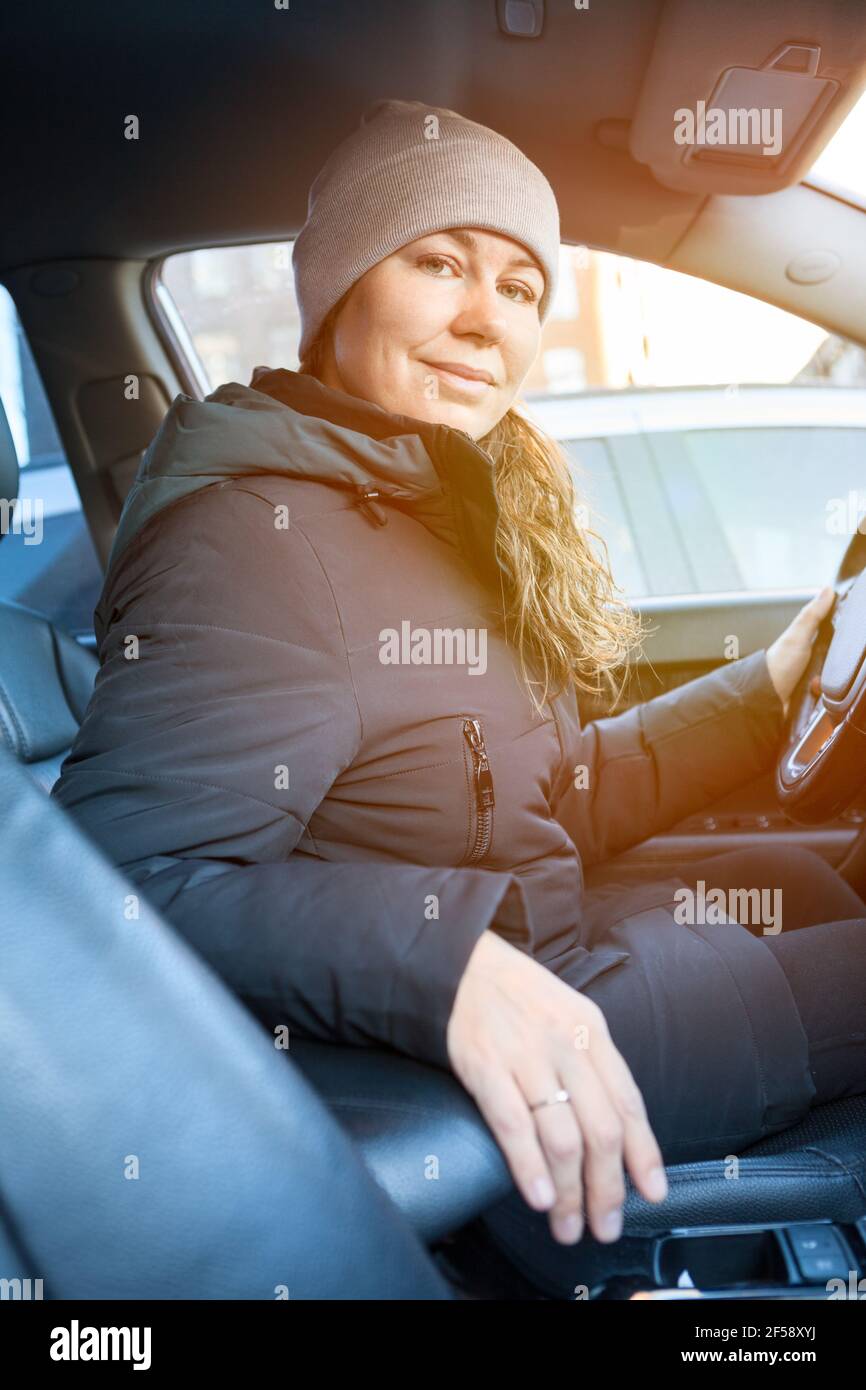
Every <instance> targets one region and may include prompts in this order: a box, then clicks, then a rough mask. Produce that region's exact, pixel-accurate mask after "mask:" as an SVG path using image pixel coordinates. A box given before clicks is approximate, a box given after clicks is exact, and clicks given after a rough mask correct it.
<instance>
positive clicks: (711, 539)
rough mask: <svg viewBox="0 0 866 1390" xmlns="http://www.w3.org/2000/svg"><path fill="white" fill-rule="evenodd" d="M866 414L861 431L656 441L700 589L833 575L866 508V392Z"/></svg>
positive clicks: (759, 432) (736, 432)
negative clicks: (745, 500)
mask: <svg viewBox="0 0 866 1390" xmlns="http://www.w3.org/2000/svg"><path fill="white" fill-rule="evenodd" d="M863 414H864V420H863V427H861V428H859V429H839V428H836V427H834V426H833V425H832V424H829V425H827V427H824V428H820V427H811V428H810V427H808V426H803V427H799V428H796V429H793V428H792V429H784V428H783V429H776V428H767V429H729V430H713V429H708V430H687V431H684V432H683V433H682V434H680V435H678V436H673V437H670V436H668V437H667V438H665V437H662V436H657V437H656V438H655V439H654V440H653V444H654V446H655V447H657V448H658V450H659V461H660V467H661V471H662V475H663V478H664V483H665V487H666V489H667V491H668V495H669V497H670V502H671V506H672V507H673V508H674V509H675V510H676V512H677V514H678V515H679V516H680V517H681V518H682V522H683V524H682V526H681V535H682V538H683V545H684V548H685V549H686V551H687V554H688V559H689V563H690V565H691V567H692V574H693V578H694V588H695V590H696V591H698V592H701V593H707V592H710V593H711V592H713V591H717V590H719V589H772V588H775V587H777V586H779V585H781V584H784V585H787V586H789V587H790V588H805V587H811V586H816V587H817V586H820V585H822V584H825V583H826V582H827V580H828V579H829V578H832V576H833V575H834V574H835V572H836V570H837V568H838V566H839V561H840V560H841V558H842V555H843V553H844V551H845V548H846V546H847V544H848V541H849V540H850V538H851V536H852V535H853V534H854V529H855V526H856V523H857V521H859V520H860V518H861V517H862V516H863V515H864V512H866V491H864V489H863V488H862V487H861V486H860V484H861V483H862V482H863V480H864V478H866V392H864V393H863ZM744 498H747V499H748V505H747V506H744V505H743V499H744Z"/></svg>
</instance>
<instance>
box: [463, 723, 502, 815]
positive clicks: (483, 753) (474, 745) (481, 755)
mask: <svg viewBox="0 0 866 1390" xmlns="http://www.w3.org/2000/svg"><path fill="white" fill-rule="evenodd" d="M463 733H464V734H465V736H466V738H467V740H468V742H469V746H470V748H471V749H472V752H473V754H474V755H475V758H474V762H475V793H476V795H477V797H478V804H479V806H480V807H481V809H482V810H486V809H487V808H488V807H489V806H493V805H495V800H494V796H493V774H492V772H491V771H490V762H489V760H488V757H487V749H486V748H485V746H484V735H483V733H482V732H481V725H480V724H479V722H478V720H477V719H464V721H463Z"/></svg>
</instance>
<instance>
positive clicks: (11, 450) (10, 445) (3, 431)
mask: <svg viewBox="0 0 866 1390" xmlns="http://www.w3.org/2000/svg"><path fill="white" fill-rule="evenodd" d="M17 496H18V455H17V454H16V452H15V441H14V439H13V438H12V431H11V430H10V428H9V421H8V420H7V419H6V411H5V410H4V409H3V402H2V401H0V502H3V501H7V500H9V499H11V498H13V497H17ZM3 510H5V509H3ZM3 510H0V540H2V539H3V536H4V535H5V532H4V530H3ZM10 520H11V517H10Z"/></svg>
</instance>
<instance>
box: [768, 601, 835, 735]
mask: <svg viewBox="0 0 866 1390" xmlns="http://www.w3.org/2000/svg"><path fill="white" fill-rule="evenodd" d="M835 599H836V590H835V589H834V588H833V586H832V584H827V585H825V587H824V588H823V589H822V590H821V592H820V593H819V594H816V595H815V597H814V598H813V599H810V601H809V602H808V603H806V604H804V605H803V607H802V608H801V609H800V611H799V613H798V614H797V616H796V618H795V619H794V621H793V622H792V623H789V624H788V626H787V627H786V628H785V631H784V632H783V633H782V634H781V636H779V637H777V638H776V640H775V642H774V643H773V644H772V646H771V647H768V648H767V667H768V669H769V672H770V679H771V681H772V682H773V685H774V686H775V689H776V693H777V695H778V696H779V699H780V700H781V701H782V705H783V707H784V712H785V715H786V717H787V714H788V705H789V703H790V699H791V696H792V694H793V693H794V691H795V690H796V688H797V683H798V681H799V680H800V677H801V676H802V675H803V672H804V671H805V669H806V667H807V666H808V664H809V658H810V657H811V655H812V648H813V646H814V644H815V638H816V636H817V634H818V628H819V627H820V626H821V624H822V622H823V621H824V619H825V618H826V617H827V616H828V614H829V613H830V612H831V611H832V608H833V604H834V602H835ZM812 693H813V694H816V695H817V693H818V691H817V689H813V692H812Z"/></svg>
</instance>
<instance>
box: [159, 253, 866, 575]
mask: <svg viewBox="0 0 866 1390" xmlns="http://www.w3.org/2000/svg"><path fill="white" fill-rule="evenodd" d="M291 256H292V244H291V243H290V242H275V243H267V244H264V245H255V246H235V247H215V248H211V249H203V250H199V251H189V252H181V253H179V254H178V255H175V256H171V257H169V258H168V259H167V260H166V261H165V262H164V263H163V266H162V274H161V282H160V286H159V291H158V294H159V295H161V296H167V297H168V298H167V302H166V301H165V299H164V301H163V307H164V308H165V309H168V308H169V307H170V309H171V312H172V315H173V316H174V318H175V319H176V320H178V321H179V322H180V324H181V325H182V328H183V331H184V334H185V336H186V339H187V342H188V348H189V351H190V352H191V354H192V356H193V360H194V365H195V367H196V370H197V372H198V375H199V376H200V377H201V379H202V382H203V384H204V385H205V387H206V389H207V390H213V389H214V388H215V387H216V386H218V385H219V384H220V383H221V382H223V381H227V380H235V381H240V382H244V383H247V382H249V380H250V378H251V376H252V372H253V368H254V367H256V366H260V365H262V366H265V365H266V366H271V367H278V366H281V367H289V368H296V367H297V365H298V358H297V343H298V340H299V337H300V322H299V316H298V311H297V305H296V303H295V297H294V284H293V280H292V269H291ZM196 359H197V360H196ZM523 401H524V403H525V406H526V407H527V408H528V410H529V412H530V414H531V415H532V416H533V418H534V419H535V420H536V421H537V423H538V424H539V425H541V427H542V428H543V429H545V430H546V431H547V432H548V433H549V434H551V435H552V436H553V437H554V438H555V439H557V440H559V441H560V443H561V444H562V446H563V448H564V450H565V452H566V455H567V456H568V458H569V459H570V460H571V462H572V464H573V474H574V479H575V484H576V487H577V491H578V497H579V501H580V502H581V503H583V504H585V505H586V506H588V508H589V519H590V525H591V526H592V529H593V530H595V531H596V532H598V533H599V534H600V535H601V536H602V537H603V538H604V540H605V543H606V545H607V549H608V555H609V558H610V563H611V568H612V571H613V577H614V580H615V581H616V583H617V585H618V586H619V587H620V589H622V590H623V592H624V593H625V595H626V597H628V598H630V599H640V598H642V597H648V596H662V595H682V594H702V593H712V592H720V591H728V590H733V591H736V590H747V589H790V588H801V587H806V586H809V585H813V584H815V585H817V584H820V583H824V582H826V581H827V580H828V579H829V578H830V577H831V576H832V574H833V572H834V570H835V568H836V566H837V565H838V563H839V560H840V559H841V557H842V554H843V553H844V550H845V548H846V546H847V544H848V542H849V541H850V539H851V535H852V534H853V529H854V528H856V526H857V524H858V522H857V518H858V517H862V516H863V514H864V512H866V492H864V490H863V479H864V476H866V473H864V469H863V459H864V457H866V351H864V349H863V347H862V346H859V345H858V344H855V343H851V342H847V341H845V340H843V339H841V338H838V337H834V336H833V335H832V334H829V333H828V332H827V331H826V329H823V328H821V327H819V326H818V325H816V324H813V323H809V322H807V321H806V320H804V319H801V318H798V317H797V316H795V315H793V314H789V313H786V312H784V311H783V310H781V309H777V308H775V307H774V306H773V305H770V304H765V303H763V302H761V301H759V300H757V299H753V298H751V297H750V296H748V295H743V294H738V293H736V292H735V291H733V290H728V289H725V288H723V287H722V286H719V285H713V284H710V283H708V282H707V281H703V280H699V279H696V278H695V277H694V276H690V275H683V274H680V273H679V272H677V271H672V270H665V269H663V268H662V267H660V266H656V265H650V264H648V263H646V262H643V261H634V260H630V259H628V258H627V257H625V256H617V255H613V254H611V253H609V252H605V251H594V250H591V249H590V248H588V247H586V246H563V247H562V249H561V259H560V276H559V288H558V292H557V295H556V299H555V301H554V303H553V305H552V307H551V313H550V316H549V318H548V320H547V321H546V323H545V326H544V331H543V334H542V341H541V351H540V352H539V355H538V358H537V360H536V362H535V364H534V366H533V368H532V370H531V372H530V374H529V376H528V377H527V379H526V381H525V383H524V388H523ZM852 516H853V517H854V522H853V526H852V520H851V519H852ZM863 528H864V529H866V520H864V521H863Z"/></svg>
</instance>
